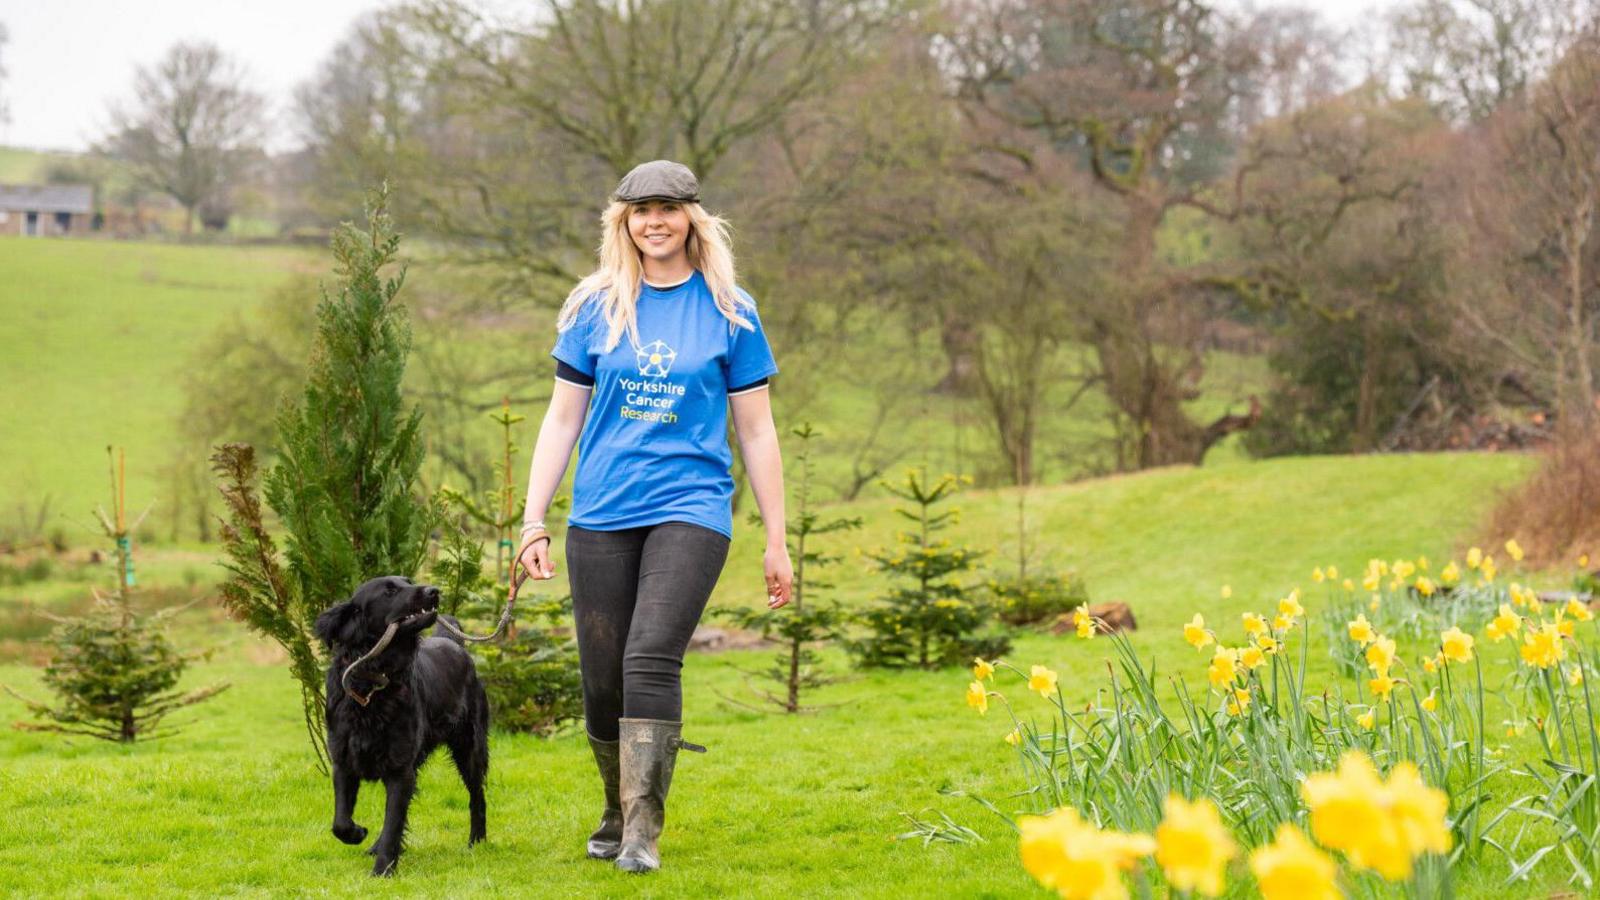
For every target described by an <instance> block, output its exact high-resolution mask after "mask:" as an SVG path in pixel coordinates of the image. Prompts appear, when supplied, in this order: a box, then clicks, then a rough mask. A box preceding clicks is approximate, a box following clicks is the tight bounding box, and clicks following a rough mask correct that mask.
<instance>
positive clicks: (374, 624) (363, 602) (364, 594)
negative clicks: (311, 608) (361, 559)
mask: <svg viewBox="0 0 1600 900" xmlns="http://www.w3.org/2000/svg"><path fill="white" fill-rule="evenodd" d="M438 617H439V589H438V588H436V587H433V586H432V585H426V584H412V583H411V580H410V579H409V578H402V577H400V576H398V575H386V576H383V577H381V578H374V579H372V580H371V581H368V582H365V583H364V584H362V585H361V586H360V587H358V588H356V592H355V593H354V594H352V595H351V596H350V599H349V600H346V601H345V602H343V603H340V604H337V605H334V606H331V607H329V608H328V609H327V610H325V611H324V612H323V613H322V615H320V616H318V617H317V624H316V632H317V637H320V638H322V640H323V641H324V642H325V643H327V645H328V648H329V649H337V648H339V647H341V646H343V647H348V648H351V649H357V650H364V649H365V648H367V647H371V646H372V645H373V644H376V643H377V642H378V639H379V638H381V637H382V636H383V632H384V631H385V630H386V629H388V627H389V626H390V625H397V626H399V627H398V629H397V630H396V631H395V644H402V643H406V644H409V643H414V641H402V638H415V637H416V635H417V633H418V632H420V631H422V629H424V628H427V627H428V626H429V625H432V624H433V623H434V620H435V619H437V618H438Z"/></svg>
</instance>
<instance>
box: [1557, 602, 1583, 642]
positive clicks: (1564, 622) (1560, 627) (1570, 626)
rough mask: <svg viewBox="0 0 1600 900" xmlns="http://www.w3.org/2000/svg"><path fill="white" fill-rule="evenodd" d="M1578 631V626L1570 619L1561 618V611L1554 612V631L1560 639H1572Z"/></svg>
mask: <svg viewBox="0 0 1600 900" xmlns="http://www.w3.org/2000/svg"><path fill="white" fill-rule="evenodd" d="M1577 630H1578V625H1577V623H1576V622H1573V621H1572V620H1570V619H1563V618H1561V610H1559V609H1558V610H1556V631H1558V632H1560V633H1561V636H1562V637H1573V636H1574V635H1575V633H1576V632H1577Z"/></svg>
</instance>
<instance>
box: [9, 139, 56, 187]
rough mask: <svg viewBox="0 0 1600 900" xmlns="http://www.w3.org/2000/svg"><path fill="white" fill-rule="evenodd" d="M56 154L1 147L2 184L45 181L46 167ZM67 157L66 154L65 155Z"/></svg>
mask: <svg viewBox="0 0 1600 900" xmlns="http://www.w3.org/2000/svg"><path fill="white" fill-rule="evenodd" d="M55 156H56V154H53V153H49V152H41V151H38V150H23V149H21V148H18V147H0V183H4V184H34V183H38V182H42V181H43V180H44V170H45V167H46V166H48V165H49V164H50V161H51V159H52V158H54V157H55ZM63 156H65V154H63Z"/></svg>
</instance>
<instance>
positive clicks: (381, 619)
mask: <svg viewBox="0 0 1600 900" xmlns="http://www.w3.org/2000/svg"><path fill="white" fill-rule="evenodd" d="M438 611H439V589H438V588H436V587H428V586H425V585H416V584H412V583H411V582H410V581H409V580H408V579H405V578H399V577H385V578H374V579H372V580H371V581H368V582H366V583H365V584H363V585H361V586H360V587H359V588H356V592H355V595H354V596H352V597H351V598H350V599H349V600H347V601H345V602H344V603H340V604H339V605H337V606H334V607H332V608H330V609H328V610H327V611H326V612H324V613H323V614H322V615H321V616H318V617H317V624H316V632H317V636H318V637H320V638H322V639H323V640H324V641H326V642H327V644H328V648H329V650H331V651H332V657H333V663H332V666H331V667H330V668H329V669H328V685H327V691H328V756H329V759H330V760H331V761H332V763H333V834H334V837H337V838H338V839H339V840H341V841H344V842H345V843H346V844H359V843H361V842H362V841H363V840H365V839H366V836H367V829H365V828H363V827H361V826H360V825H357V824H356V823H355V822H353V821H351V819H350V814H351V812H352V811H353V810H354V809H355V806H356V792H357V791H358V790H360V788H361V782H362V781H382V782H383V786H384V790H385V791H386V792H387V805H386V806H385V808H384V813H383V831H382V833H380V834H379V835H378V839H377V841H375V842H374V843H373V845H372V849H370V850H368V851H367V852H368V853H371V854H372V855H373V856H374V857H376V860H375V862H374V863H373V865H372V874H374V875H389V874H392V873H393V872H394V869H395V865H396V864H397V863H398V862H399V860H400V850H401V843H402V841H403V839H404V837H405V830H406V809H407V807H408V806H409V805H410V803H411V797H412V795H413V794H414V793H415V792H416V789H417V770H418V769H420V768H421V767H422V764H423V762H425V761H426V760H427V759H428V756H429V754H431V753H432V752H433V751H434V749H435V748H437V747H438V746H439V745H440V744H443V745H445V746H446V747H449V748H450V756H451V757H452V758H453V759H454V760H455V763H456V769H457V770H459V771H460V772H461V780H462V781H464V782H466V785H467V793H468V794H469V795H470V797H471V800H470V810H471V816H472V830H471V834H470V836H469V837H468V839H467V843H468V844H469V845H470V844H476V843H477V842H479V841H481V840H483V837H484V801H483V782H484V778H485V777H486V776H487V775H488V773H489V700H488V698H487V697H486V696H485V695H484V692H483V684H482V682H480V681H479V680H478V672H477V669H476V667H474V666H473V664H472V657H471V656H469V655H468V654H467V651H466V648H465V647H464V646H462V645H461V644H460V643H459V642H457V641H454V640H452V639H446V638H441V637H426V638H424V637H420V634H421V632H422V630H423V629H425V628H427V627H428V626H429V625H432V624H433V623H434V621H435V620H436V619H437V618H438ZM391 624H393V625H396V626H397V628H396V631H395V634H394V637H393V639H392V640H391V641H390V643H389V646H388V647H386V648H385V649H384V650H383V652H382V653H380V654H378V655H377V656H375V657H373V658H372V659H369V660H367V661H366V662H364V663H362V664H361V665H359V666H357V667H356V670H355V671H354V672H352V673H351V674H350V677H349V678H348V679H346V678H343V676H344V673H345V669H346V668H347V667H348V666H349V665H350V664H351V663H353V662H355V661H356V660H357V659H359V658H360V657H362V656H363V655H365V654H366V653H367V652H368V651H369V650H371V649H372V648H373V647H374V646H376V645H377V643H378V641H379V640H380V639H381V638H382V637H383V633H384V631H385V630H386V629H387V628H388V627H389V626H390V625H391ZM347 688H348V689H347Z"/></svg>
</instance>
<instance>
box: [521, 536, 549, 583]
mask: <svg viewBox="0 0 1600 900" xmlns="http://www.w3.org/2000/svg"><path fill="white" fill-rule="evenodd" d="M550 544H551V540H550V536H549V535H548V534H542V535H537V536H535V537H534V538H533V539H532V540H531V541H529V542H528V543H527V544H526V545H524V546H523V548H522V553H521V554H519V555H518V557H517V564H518V566H520V567H521V569H522V570H523V571H525V572H527V573H528V574H529V575H531V576H533V578H534V579H536V580H538V581H544V580H546V579H549V578H554V577H555V574H556V564H555V563H554V562H552V561H551V559H550ZM518 574H520V573H518Z"/></svg>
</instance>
